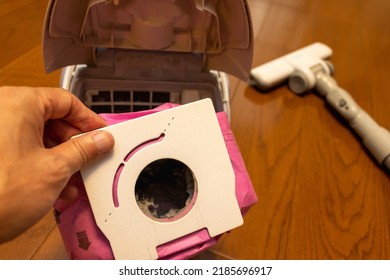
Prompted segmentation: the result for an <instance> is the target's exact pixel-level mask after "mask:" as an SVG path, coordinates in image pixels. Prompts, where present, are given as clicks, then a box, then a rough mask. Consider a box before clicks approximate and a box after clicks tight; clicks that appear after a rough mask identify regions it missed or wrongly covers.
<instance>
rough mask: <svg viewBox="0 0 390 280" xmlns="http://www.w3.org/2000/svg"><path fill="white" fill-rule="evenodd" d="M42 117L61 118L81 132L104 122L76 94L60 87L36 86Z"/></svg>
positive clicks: (99, 125) (97, 126) (100, 125)
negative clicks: (41, 107) (41, 106)
mask: <svg viewBox="0 0 390 280" xmlns="http://www.w3.org/2000/svg"><path fill="white" fill-rule="evenodd" d="M36 90H37V91H39V96H40V98H41V102H42V105H43V112H42V113H43V118H44V121H45V122H46V121H47V120H49V119H62V120H65V121H66V122H68V123H69V124H71V125H72V126H74V127H75V128H78V129H80V130H81V131H83V132H86V131H89V130H93V129H97V128H100V127H103V126H105V125H106V122H105V121H104V120H103V119H102V118H100V117H99V116H98V115H97V114H95V113H94V112H92V111H91V110H90V109H88V108H87V107H86V106H85V105H84V104H83V103H82V102H81V101H80V100H79V99H78V98H77V97H76V96H74V95H73V94H71V93H70V92H68V91H66V90H64V89H60V88H38V89H36Z"/></svg>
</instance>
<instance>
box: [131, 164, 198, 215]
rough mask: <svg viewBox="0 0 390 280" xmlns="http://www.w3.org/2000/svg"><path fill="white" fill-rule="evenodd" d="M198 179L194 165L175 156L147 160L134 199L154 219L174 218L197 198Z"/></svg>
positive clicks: (187, 208) (188, 209)
mask: <svg viewBox="0 0 390 280" xmlns="http://www.w3.org/2000/svg"><path fill="white" fill-rule="evenodd" d="M196 192H197V188H196V180H195V177H194V174H193V172H192V171H191V169H190V168H189V167H188V166H187V165H185V164H184V163H182V162H181V161H178V160H175V159H169V158H166V159H159V160H156V161H153V162H152V163H150V164H148V165H147V166H146V167H145V168H144V169H143V170H142V171H141V173H140V175H139V176H138V179H137V181H136V185H135V199H136V201H137V204H138V207H139V208H140V209H141V211H142V212H143V213H144V214H145V215H146V216H148V217H149V218H151V219H154V220H159V221H172V220H176V219H179V218H180V217H182V216H184V215H186V214H187V213H188V212H189V211H190V210H191V208H192V206H193V204H194V203H195V200H196Z"/></svg>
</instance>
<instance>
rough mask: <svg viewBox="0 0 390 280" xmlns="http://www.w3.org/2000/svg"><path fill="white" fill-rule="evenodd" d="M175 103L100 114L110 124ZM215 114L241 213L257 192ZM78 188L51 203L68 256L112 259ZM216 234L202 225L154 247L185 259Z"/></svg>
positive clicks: (225, 127)
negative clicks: (73, 195) (66, 197)
mask: <svg viewBox="0 0 390 280" xmlns="http://www.w3.org/2000/svg"><path fill="white" fill-rule="evenodd" d="M175 106H178V105H175V104H168V103H167V104H164V105H161V106H159V107H157V108H155V109H152V110H147V111H140V112H132V113H123V114H101V117H102V118H103V119H105V120H106V122H107V123H108V124H110V125H111V124H116V123H120V122H123V121H126V120H130V119H135V118H138V117H141V116H145V115H149V114H153V113H156V112H159V111H162V110H166V109H169V108H173V107H175ZM217 118H218V122H219V125H220V128H221V131H222V134H223V137H224V140H225V144H226V147H227V150H228V153H229V156H230V160H231V163H232V166H233V169H234V173H235V181H236V198H237V202H238V204H239V206H240V209H241V214H242V215H243V216H244V215H245V214H246V213H247V211H248V210H249V208H250V207H251V206H252V205H253V204H255V203H256V202H257V196H256V193H255V191H254V189H253V186H252V183H251V180H250V178H249V175H248V173H247V170H246V167H245V164H244V161H243V159H242V157H241V153H240V150H239V148H238V146H237V143H236V141H235V138H234V135H233V133H232V131H231V129H230V125H229V121H228V119H227V117H226V114H225V112H220V113H217ZM77 188H78V190H79V194H78V196H77V198H76V199H75V200H73V201H71V202H68V201H64V200H58V201H57V202H56V203H55V205H54V215H55V217H56V221H57V224H58V228H59V230H60V232H61V236H62V239H63V242H64V245H65V248H66V251H67V253H68V255H69V257H70V259H87V260H96V259H102V260H110V259H111V260H112V259H114V255H113V253H112V250H111V246H110V242H109V241H108V240H107V238H106V237H105V236H104V234H103V233H102V232H101V230H100V229H99V228H98V226H97V225H96V222H95V219H94V216H93V213H92V209H91V206H90V204H89V201H88V197H87V194H86V192H85V189H84V185H83V183H82V182H79V183H78V185H77ZM219 237H220V236H217V237H214V238H211V237H210V236H209V234H208V231H207V229H203V230H200V231H197V232H194V233H191V234H188V235H186V236H182V237H180V238H178V239H175V240H173V241H171V242H168V243H165V244H163V245H160V246H159V247H158V248H157V253H158V257H159V259H188V258H191V257H193V256H194V255H196V254H197V253H199V252H202V251H203V250H206V249H207V248H210V247H211V246H213V245H214V244H215V243H216V242H217V240H218V238H219Z"/></svg>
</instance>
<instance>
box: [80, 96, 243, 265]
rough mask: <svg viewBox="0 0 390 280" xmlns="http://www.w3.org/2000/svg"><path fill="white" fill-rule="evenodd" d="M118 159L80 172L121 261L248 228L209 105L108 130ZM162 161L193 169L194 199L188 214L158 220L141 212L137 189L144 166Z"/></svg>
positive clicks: (207, 102)
mask: <svg viewBox="0 0 390 280" xmlns="http://www.w3.org/2000/svg"><path fill="white" fill-rule="evenodd" d="M104 129H105V130H107V131H110V132H111V133H112V134H113V136H114V138H115V142H116V144H115V148H114V151H113V153H112V154H111V155H110V156H108V157H107V158H105V159H103V160H102V161H98V162H95V163H92V164H90V165H88V166H87V167H85V168H84V169H83V170H81V174H82V177H83V180H84V183H85V187H86V191H87V194H88V198H89V200H90V203H91V207H92V210H93V213H94V216H95V219H96V223H97V225H98V227H99V228H100V229H101V230H102V232H103V233H104V234H105V236H106V237H107V239H108V240H109V241H110V245H111V248H112V250H113V253H114V256H115V258H116V259H156V258H157V257H158V256H157V251H156V248H157V247H158V246H159V245H162V244H164V243H167V242H169V241H172V240H174V239H177V238H179V237H182V236H185V235H187V234H189V233H193V232H196V231H198V230H201V229H204V228H207V230H208V232H209V235H210V236H211V237H214V236H217V235H219V234H222V233H224V232H226V231H229V230H231V229H233V228H235V227H237V226H240V225H241V224H242V223H243V220H242V216H241V213H240V209H239V206H238V203H237V199H236V196H235V175H234V171H233V168H232V165H231V163H230V158H229V155H228V152H227V149H226V146H225V142H224V140H223V136H222V134H221V130H220V127H219V124H218V120H217V118H216V115H215V112H214V108H213V105H212V102H211V100H210V99H204V100H201V101H197V102H194V103H189V104H186V105H182V106H179V107H176V108H173V109H169V110H165V111H162V112H159V113H155V114H152V115H148V116H145V117H141V118H137V119H134V120H131V121H127V122H123V123H120V124H117V125H113V126H110V127H106V128H104ZM160 159H170V160H174V161H179V162H181V163H182V165H185V166H187V167H188V168H189V170H191V172H190V173H192V174H193V177H194V182H195V185H196V186H195V189H196V194H195V195H194V196H193V198H192V199H190V202H189V205H190V208H189V209H185V210H183V212H182V213H181V214H180V215H178V216H177V217H175V218H172V219H163V220H158V219H157V220H156V219H155V218H153V217H151V216H150V215H148V214H145V213H144V212H143V211H142V210H141V209H140V207H139V206H138V203H137V199H136V196H135V188H136V184H137V181H138V178H139V177H140V174H141V173H142V172H143V170H144V169H145V167H147V166H150V164H151V163H154V162H156V160H160Z"/></svg>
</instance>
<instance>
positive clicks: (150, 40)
mask: <svg viewBox="0 0 390 280" xmlns="http://www.w3.org/2000/svg"><path fill="white" fill-rule="evenodd" d="M43 45H44V60H45V66H46V70H47V71H48V72H50V71H54V70H56V69H59V68H62V67H65V66H68V65H76V64H86V65H88V66H89V67H90V66H96V65H97V62H96V55H97V52H98V51H99V50H100V49H121V50H134V51H140V50H143V51H153V52H170V53H187V54H195V55H199V56H200V59H201V61H202V64H203V70H218V71H223V72H226V73H229V74H232V75H234V76H236V77H238V78H240V79H243V80H246V79H247V78H248V75H249V71H250V68H251V63H252V54H253V34H252V24H251V19H250V14H249V9H248V5H247V1H246V0H89V1H86V0H50V1H49V5H48V10H47V15H46V19H45V25H44V34H43Z"/></svg>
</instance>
